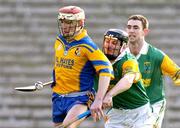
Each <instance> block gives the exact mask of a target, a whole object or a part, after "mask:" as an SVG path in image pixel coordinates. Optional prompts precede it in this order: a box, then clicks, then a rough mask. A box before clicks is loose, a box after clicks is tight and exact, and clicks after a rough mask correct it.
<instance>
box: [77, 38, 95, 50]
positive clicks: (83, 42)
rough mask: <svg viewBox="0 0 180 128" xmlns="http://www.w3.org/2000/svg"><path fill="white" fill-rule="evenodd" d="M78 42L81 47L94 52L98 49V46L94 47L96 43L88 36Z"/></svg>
mask: <svg viewBox="0 0 180 128" xmlns="http://www.w3.org/2000/svg"><path fill="white" fill-rule="evenodd" d="M79 41H80V42H81V43H80V44H81V45H83V46H87V47H91V48H93V49H95V50H97V49H98V46H97V45H96V43H94V41H93V40H92V39H91V38H90V37H89V36H86V37H84V38H82V39H81V40H79Z"/></svg>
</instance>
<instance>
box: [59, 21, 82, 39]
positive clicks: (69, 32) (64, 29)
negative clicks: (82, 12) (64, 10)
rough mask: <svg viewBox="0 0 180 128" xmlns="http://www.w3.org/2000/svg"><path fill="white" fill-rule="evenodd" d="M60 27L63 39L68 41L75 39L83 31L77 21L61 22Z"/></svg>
mask: <svg viewBox="0 0 180 128" xmlns="http://www.w3.org/2000/svg"><path fill="white" fill-rule="evenodd" d="M58 26H59V30H60V32H61V34H62V35H63V37H64V38H67V39H68V38H72V37H74V36H75V35H76V34H78V33H79V32H80V30H81V29H82V26H81V25H80V21H76V20H65V19H64V20H59V21H58Z"/></svg>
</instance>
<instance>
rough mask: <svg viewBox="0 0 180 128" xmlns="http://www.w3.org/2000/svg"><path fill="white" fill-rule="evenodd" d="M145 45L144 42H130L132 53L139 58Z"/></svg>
mask: <svg viewBox="0 0 180 128" xmlns="http://www.w3.org/2000/svg"><path fill="white" fill-rule="evenodd" d="M143 44H144V40H142V41H139V42H133V43H132V42H129V49H130V52H131V53H132V54H133V55H135V56H137V55H138V54H139V53H140V51H141V48H142V47H143Z"/></svg>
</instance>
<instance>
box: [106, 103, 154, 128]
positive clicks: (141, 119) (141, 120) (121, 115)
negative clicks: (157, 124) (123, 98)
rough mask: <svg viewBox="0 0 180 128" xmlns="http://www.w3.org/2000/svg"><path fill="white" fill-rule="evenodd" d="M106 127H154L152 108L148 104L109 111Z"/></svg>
mask: <svg viewBox="0 0 180 128" xmlns="http://www.w3.org/2000/svg"><path fill="white" fill-rule="evenodd" d="M107 116H108V118H109V119H108V121H107V122H106V123H105V128H152V127H153V119H152V108H151V107H150V104H149V103H148V104H146V105H144V106H141V107H139V108H136V109H114V108H112V109H111V110H110V111H109V112H108V113H107Z"/></svg>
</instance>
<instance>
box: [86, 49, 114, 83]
mask: <svg viewBox="0 0 180 128" xmlns="http://www.w3.org/2000/svg"><path fill="white" fill-rule="evenodd" d="M86 56H87V58H88V59H89V61H91V63H92V64H93V67H94V68H95V70H96V72H97V73H98V74H99V76H110V77H111V79H113V78H114V72H113V68H112V65H111V63H110V61H109V60H108V59H107V57H106V56H105V55H104V53H103V52H102V51H101V50H100V49H99V48H96V49H94V48H91V49H90V48H88V49H87V50H86Z"/></svg>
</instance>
